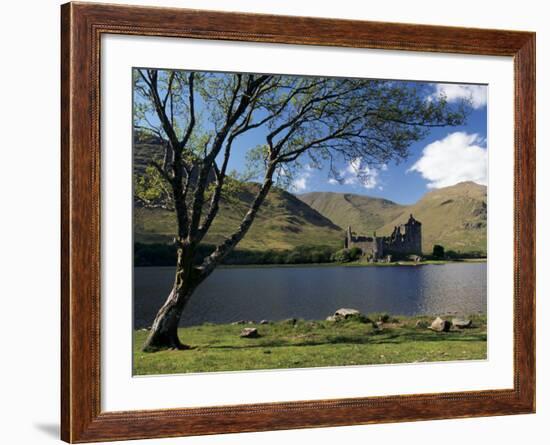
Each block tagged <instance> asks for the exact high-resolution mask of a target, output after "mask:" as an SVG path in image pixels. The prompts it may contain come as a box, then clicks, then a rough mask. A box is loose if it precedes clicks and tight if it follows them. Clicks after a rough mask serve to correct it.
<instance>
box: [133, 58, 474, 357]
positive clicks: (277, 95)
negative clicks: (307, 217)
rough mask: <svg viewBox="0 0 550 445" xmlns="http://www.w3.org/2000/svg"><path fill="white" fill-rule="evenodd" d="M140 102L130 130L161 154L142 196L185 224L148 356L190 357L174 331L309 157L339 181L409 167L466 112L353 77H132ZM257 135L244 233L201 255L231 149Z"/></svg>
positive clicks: (411, 88) (409, 89)
mask: <svg viewBox="0 0 550 445" xmlns="http://www.w3.org/2000/svg"><path fill="white" fill-rule="evenodd" d="M134 94H135V96H134V102H135V112H134V129H135V130H134V131H141V132H143V131H145V132H149V133H151V134H154V135H155V136H156V137H157V138H158V140H159V141H161V143H162V144H163V147H164V153H163V156H162V158H160V159H151V161H150V167H149V168H148V169H147V172H146V174H145V175H143V177H141V178H138V180H139V187H138V186H136V195H137V196H136V198H137V199H139V200H141V202H142V204H144V205H150V206H161V207H163V208H169V209H171V210H173V211H174V212H175V215H176V221H177V233H175V243H176V246H177V263H176V272H175V279H174V285H173V288H172V291H171V292H170V294H169V296H168V298H167V299H166V301H165V303H164V304H163V305H162V307H161V308H160V310H159V311H158V314H157V316H156V318H155V320H154V322H153V325H152V328H151V331H150V334H149V336H148V338H147V340H146V342H145V344H144V346H143V349H144V350H145V351H153V350H157V349H161V348H178V349H185V348H186V346H185V345H183V344H182V343H181V342H180V340H179V338H178V334H177V328H178V324H179V320H180V318H181V314H182V311H183V310H184V308H185V306H186V304H187V302H188V301H189V299H190V298H191V296H192V295H193V293H194V291H195V290H196V288H197V286H199V284H200V283H202V282H203V281H204V280H205V279H206V278H207V277H208V276H209V275H210V274H211V273H212V271H213V270H214V269H215V268H216V266H218V265H219V264H220V263H221V262H222V261H223V259H224V258H225V257H226V256H227V255H228V254H229V253H230V252H231V251H232V250H233V249H234V248H235V246H236V245H237V244H238V243H239V241H241V240H242V239H243V237H244V236H245V235H246V233H247V231H248V230H249V228H250V226H251V225H252V223H253V221H254V218H255V217H256V215H257V213H258V210H259V209H260V207H261V206H262V203H263V202H264V200H265V198H266V196H267V194H268V192H269V190H270V188H271V187H272V185H273V183H274V181H276V180H277V179H279V180H281V179H285V178H286V179H287V180H288V178H289V177H292V173H293V171H294V170H295V169H296V166H297V165H299V164H298V163H299V162H300V161H302V158H303V157H304V156H306V157H307V161H308V162H309V163H310V164H311V165H313V166H322V165H329V169H330V175H332V176H333V177H334V178H336V179H340V178H338V169H337V165H338V159H340V161H339V162H342V160H343V161H347V162H352V161H353V162H355V164H357V163H358V162H359V163H361V164H362V165H369V166H377V165H378V166H379V165H381V164H384V163H387V162H389V161H391V160H397V161H398V160H401V159H404V158H406V156H407V155H408V148H409V146H410V145H411V144H412V143H413V142H415V141H418V140H420V139H421V138H422V137H424V136H425V135H426V133H427V132H428V131H429V128H430V127H441V126H448V125H458V124H461V123H462V122H463V121H464V119H465V110H466V107H465V106H464V104H460V105H458V106H456V107H453V108H451V107H450V106H449V105H448V104H447V102H446V100H445V97H439V98H436V99H433V98H432V99H427V97H428V95H427V91H426V87H425V86H420V85H417V84H414V83H406V82H391V81H380V80H365V79H346V78H320V77H300V76H283V75H260V74H221V73H201V72H185V71H168V70H155V69H136V70H135V72H134ZM252 131H253V132H255V134H256V135H258V134H260V135H261V138H262V142H261V143H260V144H258V145H256V146H254V147H249V152H248V159H249V161H250V162H251V165H252V166H253V167H254V169H255V170H254V171H255V173H256V175H257V177H258V178H261V183H260V186H259V188H258V189H257V193H256V195H255V197H254V199H253V200H252V202H251V204H250V207H249V208H248V210H247V212H246V214H245V215H244V217H243V218H242V220H241V222H240V224H239V226H238V227H237V228H236V230H235V231H234V232H233V233H232V234H230V235H229V236H228V237H227V238H225V240H224V241H223V242H221V243H219V244H218V245H217V246H216V247H215V249H214V251H213V252H211V253H209V254H207V255H204V256H203V257H197V256H198V255H197V253H198V251H197V246H198V245H199V243H201V241H202V240H203V239H204V237H205V236H206V234H207V233H208V231H209V229H210V227H211V225H212V223H213V221H214V220H215V218H216V216H217V214H218V210H219V208H220V199H221V198H222V195H223V194H224V191H226V190H227V189H228V184H229V183H230V182H231V178H229V174H228V171H227V168H228V163H229V159H230V157H231V154H232V149H233V148H234V146H235V144H237V141H238V140H239V138H240V137H241V136H242V135H244V134H246V133H250V132H252ZM367 171H368V169H358V175H359V176H361V175H364V174H366V173H365V172H367ZM228 178H229V179H228Z"/></svg>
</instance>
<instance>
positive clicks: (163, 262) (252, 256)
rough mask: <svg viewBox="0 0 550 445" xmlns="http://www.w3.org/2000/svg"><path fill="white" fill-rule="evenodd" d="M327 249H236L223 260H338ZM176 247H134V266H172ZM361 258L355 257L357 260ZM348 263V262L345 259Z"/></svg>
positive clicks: (209, 248) (208, 248)
mask: <svg viewBox="0 0 550 445" xmlns="http://www.w3.org/2000/svg"><path fill="white" fill-rule="evenodd" d="M214 249H215V246H213V245H210V244H201V245H200V246H199V247H198V249H197V255H199V256H200V255H208V254H209V252H213V251H214ZM334 254H335V252H334V248H332V247H330V246H298V247H296V248H294V249H285V250H281V249H267V250H263V251H257V250H248V249H235V250H234V251H233V252H231V254H229V255H228V256H227V257H226V258H225V259H224V261H223V264H226V265H247V264H312V263H330V262H332V261H343V260H338V259H337V258H336V257H335V255H334ZM176 255H177V248H176V246H174V245H169V244H160V243H159V244H144V243H135V244H134V265H135V266H173V265H174V259H175V258H176ZM359 256H360V254H359V255H357V256H355V259H357V258H358V257H359ZM348 261H349V260H348Z"/></svg>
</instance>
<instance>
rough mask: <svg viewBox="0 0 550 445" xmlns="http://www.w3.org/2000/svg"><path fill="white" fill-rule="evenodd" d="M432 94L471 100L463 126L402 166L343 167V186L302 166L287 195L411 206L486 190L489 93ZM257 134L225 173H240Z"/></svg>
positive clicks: (453, 89) (475, 89) (441, 133)
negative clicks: (439, 194)
mask: <svg viewBox="0 0 550 445" xmlns="http://www.w3.org/2000/svg"><path fill="white" fill-rule="evenodd" d="M432 85H433V87H432V88H433V92H434V94H439V93H444V94H445V95H446V96H447V99H448V101H449V102H451V103H453V102H455V101H458V100H461V99H470V101H471V104H472V107H471V108H472V109H471V110H470V114H469V115H468V119H467V121H466V123H465V125H463V126H458V127H442V128H434V129H432V130H431V131H430V133H429V134H428V136H427V137H426V138H424V139H423V140H421V141H418V142H416V143H414V144H413V145H411V147H410V156H409V157H408V159H406V160H405V161H403V162H401V163H400V164H395V163H390V164H387V165H385V166H384V168H382V169H380V168H379V169H372V168H370V167H369V166H368V165H363V164H362V163H360V161H359V160H358V162H357V163H356V164H355V165H349V164H344V163H341V165H339V169H340V171H341V175H342V177H343V178H344V183H338V182H336V181H334V180H331V179H330V178H329V175H328V171H327V170H326V169H321V170H318V169H312V168H310V167H309V166H308V165H307V162H306V161H307V159H306V158H304V162H303V164H304V166H303V167H302V169H301V171H299V172H297V173H296V176H295V178H294V182H293V185H292V187H291V188H290V189H289V191H291V192H293V193H307V192H313V191H323V192H339V193H355V194H361V195H367V196H375V197H380V198H386V199H390V200H392V201H394V202H397V203H400V204H412V203H415V202H416V201H418V200H419V199H420V198H421V197H422V196H423V195H424V194H425V193H426V192H427V191H429V190H432V189H434V188H440V187H445V186H450V185H454V184H456V183H458V182H462V181H474V182H477V183H479V184H484V185H486V180H487V179H486V176H487V148H486V147H487V143H486V138H487V91H486V89H487V87H486V86H483V85H463V84H462V85H461V84H432ZM262 141H263V139H262V138H261V135H260V134H254V133H251V134H250V135H247V136H246V137H244V136H243V137H242V138H241V139H240V141H239V143H238V144H236V147H235V150H234V152H233V153H232V158H231V162H230V164H229V169H230V170H231V169H235V170H237V171H242V168H243V165H244V162H245V153H246V150H247V148H249V147H251V146H255V145H257V144H259V143H262ZM358 168H361V169H368V171H369V172H370V174H369V175H368V178H367V180H366V181H364V182H360V181H359V180H358V179H357V175H356V174H355V172H356V171H357V169H358Z"/></svg>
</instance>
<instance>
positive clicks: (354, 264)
mask: <svg viewBox="0 0 550 445" xmlns="http://www.w3.org/2000/svg"><path fill="white" fill-rule="evenodd" d="M486 262H487V259H486V258H479V259H470V258H468V259H463V260H462V259H461V260H425V261H421V262H419V263H416V262H414V261H395V262H392V263H369V262H368V261H352V262H349V263H336V262H333V263H300V264H222V265H221V266H218V267H220V268H223V269H225V268H235V267H237V268H239V269H243V268H247V269H248V268H250V269H254V268H273V267H277V268H279V267H283V268H297V267H399V266H426V265H429V264H432V265H433V264H436V265H440V264H451V263H486Z"/></svg>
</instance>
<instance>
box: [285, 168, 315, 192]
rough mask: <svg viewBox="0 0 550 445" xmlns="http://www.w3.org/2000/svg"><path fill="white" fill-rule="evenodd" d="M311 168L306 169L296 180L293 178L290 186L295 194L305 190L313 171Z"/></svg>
mask: <svg viewBox="0 0 550 445" xmlns="http://www.w3.org/2000/svg"><path fill="white" fill-rule="evenodd" d="M313 170H314V169H313V168H307V167H306V170H305V171H303V172H302V173H301V174H300V175H299V176H298V177H297V178H295V179H294V180H293V181H292V182H291V184H290V186H291V188H292V189H293V190H294V191H295V192H298V193H300V192H304V191H306V189H307V182H308V179H309V178H311V172H312V171H313Z"/></svg>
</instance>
